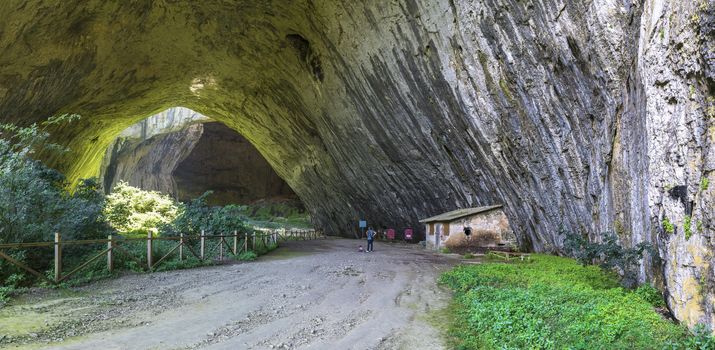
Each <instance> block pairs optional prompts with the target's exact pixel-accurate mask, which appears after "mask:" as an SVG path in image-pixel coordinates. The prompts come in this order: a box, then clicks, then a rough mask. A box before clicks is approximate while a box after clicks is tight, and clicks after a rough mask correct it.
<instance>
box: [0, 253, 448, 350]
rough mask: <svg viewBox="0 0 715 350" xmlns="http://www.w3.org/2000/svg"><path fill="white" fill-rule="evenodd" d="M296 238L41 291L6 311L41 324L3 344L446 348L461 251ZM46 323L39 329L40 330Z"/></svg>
mask: <svg viewBox="0 0 715 350" xmlns="http://www.w3.org/2000/svg"><path fill="white" fill-rule="evenodd" d="M361 243H364V242H360V241H357V240H349V239H325V240H318V241H296V242H287V243H284V244H282V246H281V247H280V248H278V249H277V250H275V251H274V252H272V253H270V254H268V255H266V256H263V257H261V258H259V259H258V260H257V261H255V262H250V263H232V264H227V265H221V266H213V267H204V268H196V269H189V270H181V271H169V272H160V273H153V274H131V275H126V276H123V277H120V278H117V279H112V280H105V281H100V282H97V283H93V284H90V285H88V286H84V287H79V288H72V289H69V290H56V291H47V290H44V291H37V292H32V293H29V294H28V295H26V296H24V297H23V298H22V299H21V300H18V301H17V302H16V303H14V304H13V305H11V306H9V307H6V308H5V309H4V310H2V312H3V313H5V314H6V315H8V314H12V313H15V314H23V315H25V317H27V316H28V315H35V316H34V317H33V318H34V319H36V320H38V321H40V322H44V323H43V324H44V326H43V324H41V325H39V326H38V329H37V330H35V333H32V334H30V335H29V336H27V335H26V336H22V335H18V336H16V337H14V338H12V340H13V342H10V343H8V342H7V339H6V340H5V342H2V343H0V347H3V346H5V347H7V348H10V349H21V348H40V349H42V348H52V349H196V348H201V349H280V348H284V349H286V348H289V349H441V348H445V345H444V340H443V336H442V334H441V332H440V330H439V329H438V328H441V327H440V325H439V323H440V322H436V321H435V320H436V319H439V318H440V316H438V315H440V314H443V313H441V312H440V310H443V309H444V308H445V307H446V306H447V304H448V302H449V298H450V294H449V292H448V291H446V290H444V289H442V288H440V287H438V286H437V285H436V278H437V277H438V276H439V274H440V273H441V272H442V271H445V270H447V269H449V268H450V267H451V266H453V265H454V264H456V263H458V262H459V260H458V259H457V258H453V257H448V256H444V255H438V254H433V253H431V252H428V251H425V250H424V249H421V248H419V247H417V246H415V245H405V244H400V243H396V244H391V243H382V242H377V243H376V244H375V252H373V253H359V252H358V251H357V246H358V245H360V244H361ZM43 327H44V328H43Z"/></svg>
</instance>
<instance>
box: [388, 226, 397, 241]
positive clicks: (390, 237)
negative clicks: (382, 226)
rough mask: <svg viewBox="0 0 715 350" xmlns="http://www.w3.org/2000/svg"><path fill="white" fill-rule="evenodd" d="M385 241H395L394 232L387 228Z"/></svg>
mask: <svg viewBox="0 0 715 350" xmlns="http://www.w3.org/2000/svg"><path fill="white" fill-rule="evenodd" d="M387 239H395V230H394V229H391V228H388V229H387Z"/></svg>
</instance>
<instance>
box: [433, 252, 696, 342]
mask: <svg viewBox="0 0 715 350" xmlns="http://www.w3.org/2000/svg"><path fill="white" fill-rule="evenodd" d="M440 283H442V284H445V285H447V286H449V287H450V288H452V289H453V290H455V291H456V294H455V300H454V303H455V304H456V307H455V308H454V309H455V310H456V315H455V319H454V320H453V323H452V324H451V325H450V327H449V329H450V333H451V335H452V336H453V337H454V342H455V344H454V346H455V348H457V349H661V348H664V347H666V346H669V347H671V348H674V349H686V347H685V342H686V341H689V339H690V338H688V337H687V335H688V333H687V331H686V329H685V328H683V327H680V326H677V325H675V324H673V323H671V322H669V321H667V320H665V319H663V318H662V317H661V316H660V315H659V314H658V313H656V312H655V311H654V310H653V308H652V306H651V304H650V303H649V301H647V300H645V299H644V297H643V296H642V294H643V293H636V292H632V291H628V290H624V289H622V288H621V287H620V286H619V283H618V281H617V279H616V276H615V275H614V274H613V273H610V272H608V271H604V270H601V269H599V268H597V267H595V266H581V265H579V264H578V263H577V262H576V261H574V260H572V259H568V258H561V257H554V256H544V255H533V256H532V259H531V261H530V262H514V263H509V264H504V263H485V264H480V265H469V266H460V267H457V268H455V269H454V270H452V271H450V272H447V273H445V274H443V275H442V276H441V278H440ZM647 294H650V292H647ZM651 296H652V295H651ZM651 296H648V297H647V298H650V297H651Z"/></svg>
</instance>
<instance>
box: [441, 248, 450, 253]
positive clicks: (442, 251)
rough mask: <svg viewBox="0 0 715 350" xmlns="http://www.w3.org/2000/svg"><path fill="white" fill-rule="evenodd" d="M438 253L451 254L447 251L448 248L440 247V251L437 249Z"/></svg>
mask: <svg viewBox="0 0 715 350" xmlns="http://www.w3.org/2000/svg"><path fill="white" fill-rule="evenodd" d="M439 252H440V253H442V254H449V253H451V252H450V251H449V248H447V247H442V248H440V249H439Z"/></svg>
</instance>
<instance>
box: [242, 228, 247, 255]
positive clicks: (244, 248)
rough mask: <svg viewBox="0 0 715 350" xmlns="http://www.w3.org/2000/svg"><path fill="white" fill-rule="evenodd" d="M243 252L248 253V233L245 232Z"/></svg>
mask: <svg viewBox="0 0 715 350" xmlns="http://www.w3.org/2000/svg"><path fill="white" fill-rule="evenodd" d="M243 251H244V252H247V251H248V232H245V233H244V234H243Z"/></svg>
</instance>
